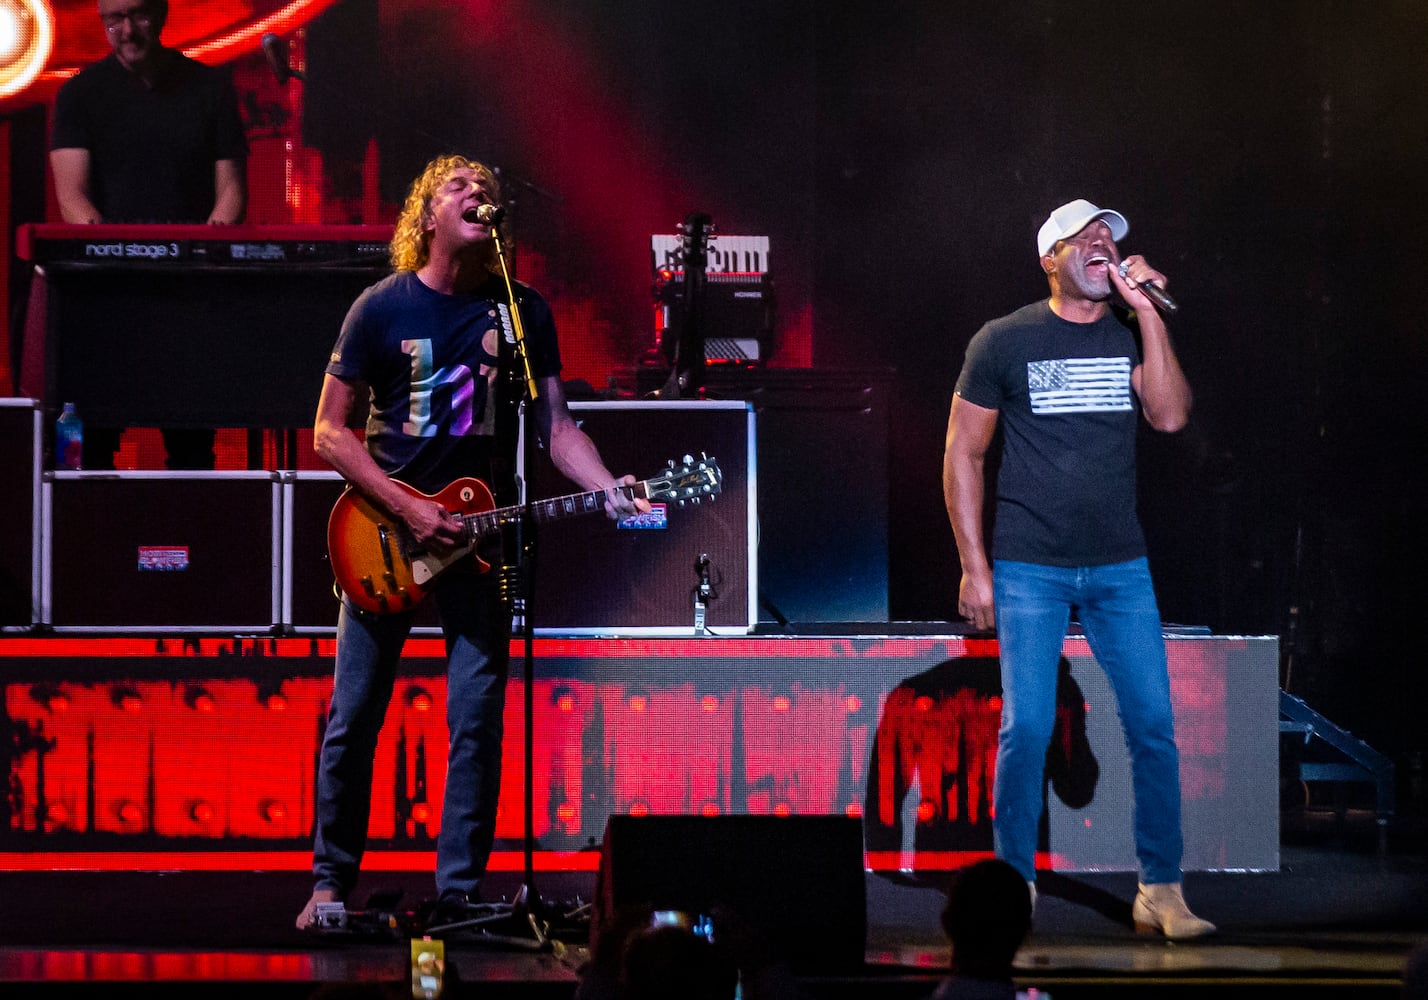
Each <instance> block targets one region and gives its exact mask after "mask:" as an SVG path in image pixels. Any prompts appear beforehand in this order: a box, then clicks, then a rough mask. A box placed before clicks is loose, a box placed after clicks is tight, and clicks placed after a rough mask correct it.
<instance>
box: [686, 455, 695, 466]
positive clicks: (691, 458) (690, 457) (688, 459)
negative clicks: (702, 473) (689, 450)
mask: <svg viewBox="0 0 1428 1000" xmlns="http://www.w3.org/2000/svg"><path fill="white" fill-rule="evenodd" d="M684 464H685V465H693V464H694V456H693V455H685V456H684Z"/></svg>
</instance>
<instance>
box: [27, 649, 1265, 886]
mask: <svg viewBox="0 0 1428 1000" xmlns="http://www.w3.org/2000/svg"><path fill="white" fill-rule="evenodd" d="M1276 645H1277V644H1276V642H1275V640H1273V639H1220V638H1209V637H1206V638H1175V639H1172V640H1171V641H1170V642H1169V649H1170V663H1171V676H1172V687H1173V698H1174V701H1175V706H1176V714H1177V731H1178V737H1179V742H1180V745H1181V776H1182V786H1183V788H1182V793H1183V800H1184V807H1185V828H1186V856H1185V867H1186V868H1187V869H1190V870H1220V869H1260V870H1264V869H1276V868H1277V867H1278V805H1277V795H1276V788H1277V716H1276V704H1277V698H1276V696H1277V690H1278V689H1277V681H1276V676H1277V652H1276ZM160 646H162V650H160V648H159V647H160ZM4 648H5V649H7V650H8V655H7V657H6V661H5V668H6V677H7V680H6V683H5V685H4V697H5V706H6V711H7V713H8V715H9V718H10V719H11V720H12V725H14V726H16V727H17V737H18V740H19V746H20V747H21V748H22V749H21V753H20V754H19V756H18V759H17V760H16V761H15V762H14V764H13V765H12V770H13V778H14V780H15V781H16V782H18V787H19V789H20V802H21V808H20V810H19V812H18V813H17V814H16V815H14V816H12V817H11V818H10V823H9V828H8V830H3V831H0V851H10V852H20V851H44V852H52V851H59V852H64V851H95V850H98V851H106V850H125V851H152V850H163V851H166V852H179V853H180V854H181V853H182V852H183V851H186V850H198V851H209V852H211V851H215V850H223V849H225V848H229V847H233V846H244V847H246V848H250V849H251V848H257V849H260V850H261V849H265V848H267V849H272V850H301V849H302V848H303V847H304V846H305V844H306V838H307V836H308V831H309V830H310V829H311V826H312V797H313V787H314V780H313V775H314V770H315V763H316V759H317V755H318V747H319V742H320V736H321V729H322V724H323V719H324V714H325V710H326V704H327V701H328V698H329V696H330V690H331V680H330V676H329V671H330V669H331V660H330V657H331V654H332V643H331V641H330V640H311V641H304V640H276V641H275V640H253V641H249V642H246V643H243V644H241V645H239V646H238V647H237V648H236V649H231V650H230V648H229V647H228V646H225V645H224V644H222V643H216V642H213V641H205V642H203V643H200V642H197V641H193V642H191V643H187V644H186V643H185V642H184V641H183V640H181V639H179V640H174V639H170V640H168V641H166V642H163V643H161V644H160V643H156V642H154V641H152V640H137V639H135V640H124V641H116V643H115V644H111V645H106V644H105V643H104V642H103V641H102V640H53V641H52V643H47V642H45V641H34V640H29V641H25V642H12V643H8V644H6V646H5V647H4ZM47 651H48V652H47ZM106 651H107V652H109V653H112V654H115V655H110V656H105V655H101V654H103V653H105V652H106ZM85 652H88V653H90V654H92V655H81V654H83V653H85ZM519 652H520V650H519V646H517V647H516V648H515V649H514V650H513V654H515V655H516V656H517V659H516V660H515V662H516V663H519V659H518V656H519ZM537 652H538V655H537V663H536V688H535V691H534V700H535V704H536V706H537V708H536V719H535V731H536V738H537V740H536V746H535V766H536V775H535V782H534V785H535V795H536V800H535V802H534V825H535V831H534V832H535V835H536V837H537V838H538V840H539V844H540V847H541V848H542V849H543V850H545V851H555V852H560V851H581V850H583V849H586V848H590V847H593V846H594V845H595V844H596V843H598V841H599V839H600V836H601V834H602V832H603V830H604V826H605V821H606V818H607V817H608V816H610V815H611V814H634V815H640V814H680V815H709V816H713V815H731V814H752V815H769V814H772V815H793V816H807V815H826V814H840V815H861V816H863V818H864V826H865V831H866V843H867V847H868V849H869V850H868V855H867V861H868V863H869V865H870V866H871V867H874V868H913V867H920V868H933V869H936V868H949V867H957V866H959V865H961V864H963V863H965V861H966V860H967V859H968V858H971V857H975V856H978V855H981V854H985V853H987V852H989V851H990V850H991V846H992V836H991V824H990V816H989V809H990V792H991V779H992V776H993V774H994V768H995V734H996V729H997V719H998V711H999V704H1000V699H999V689H997V688H996V687H995V683H996V661H995V658H994V656H995V646H994V645H992V644H990V643H985V642H981V643H979V642H975V641H969V640H963V639H958V638H937V639H930V638H923V639H898V638H880V637H863V638H849V639H801V638H787V639H709V640H658V639H623V640H620V639H614V640H593V639H592V640H550V639H543V640H540V641H538V642H537ZM21 654H23V655H21ZM408 654H409V655H408V658H407V659H406V660H405V661H404V665H403V675H402V676H401V677H400V678H399V679H398V682H397V687H396V693H395V696H394V698H393V701H392V705H391V709H390V712H389V714H388V719H387V724H386V726H385V728H384V730H383V734H382V739H381V742H380V744H379V747H378V752H377V766H376V777H375V781H374V788H373V817H372V824H371V834H372V837H373V838H374V839H373V847H374V848H378V849H387V850H396V851H416V852H430V850H431V849H432V845H433V843H434V841H433V838H434V836H435V834H436V832H437V830H438V829H439V826H440V820H441V792H442V788H443V784H444V777H445V746H446V730H445V723H444V719H443V711H442V709H443V702H444V692H445V681H444V677H443V675H442V661H441V659H440V646H439V643H437V642H436V641H434V640H427V639H418V640H413V641H412V642H411V644H410V645H409V649H408ZM1065 656H1066V660H1067V663H1068V665H1069V671H1070V675H1069V676H1070V680H1071V681H1072V682H1074V684H1075V686H1076V687H1077V688H1079V694H1075V689H1074V688H1073V689H1072V690H1073V695H1074V697H1076V698H1078V699H1079V700H1080V703H1082V704H1084V705H1085V706H1086V712H1085V716H1084V718H1085V725H1084V732H1080V731H1076V732H1072V733H1070V734H1069V735H1068V738H1069V739H1072V740H1073V741H1074V742H1077V743H1080V744H1083V745H1084V748H1085V749H1086V750H1087V751H1088V752H1089V753H1090V754H1092V755H1093V756H1094V757H1095V759H1096V761H1097V762H1098V765H1099V780H1098V781H1096V783H1095V785H1094V789H1092V790H1091V791H1092V794H1091V798H1090V802H1089V804H1087V805H1086V806H1085V807H1084V808H1079V809H1073V808H1070V807H1069V806H1068V805H1066V804H1065V803H1063V802H1061V801H1060V800H1059V799H1058V797H1057V795H1055V794H1049V800H1050V823H1049V831H1050V842H1049V845H1047V846H1048V847H1049V852H1048V853H1047V854H1046V855H1045V857H1044V859H1043V860H1044V861H1045V862H1046V863H1048V864H1051V865H1053V866H1054V867H1055V868H1057V869H1059V870H1063V871H1086V870H1097V869H1099V870H1127V869H1133V868H1134V867H1135V859H1134V856H1133V853H1132V851H1131V836H1130V794H1129V768H1128V763H1127V760H1126V753H1125V748H1124V743H1123V741H1122V738H1121V733H1120V729H1119V725H1118V723H1117V721H1116V713H1115V706H1114V702H1113V699H1112V697H1111V695H1110V693H1109V691H1108V690H1107V689H1106V684H1105V681H1104V677H1103V676H1102V674H1101V672H1100V670H1099V668H1098V667H1097V666H1096V665H1095V663H1094V661H1093V660H1092V659H1091V658H1090V655H1089V650H1088V649H1087V647H1086V644H1085V642H1084V641H1083V640H1080V639H1068V640H1067V643H1066V646H1065ZM522 703H523V698H522V690H521V682H520V680H518V679H514V678H513V679H512V681H511V683H510V688H509V690H508V700H507V707H506V718H505V728H506V737H505V743H504V759H505V772H504V776H503V785H502V798H501V803H502V804H501V814H500V817H499V819H498V830H497V836H498V837H500V838H504V839H505V840H506V841H507V843H508V845H509V844H518V843H519V838H520V836H521V832H522V826H521V817H522V812H523V808H522V799H521V788H522V782H521V764H522V759H523V738H522V719H521V705H522ZM1063 714H1065V715H1067V716H1068V717H1070V718H1071V719H1072V720H1073V721H1074V718H1075V716H1076V715H1078V714H1079V713H1074V712H1069V711H1067V712H1064V713H1063ZM586 857H588V855H587V856H586Z"/></svg>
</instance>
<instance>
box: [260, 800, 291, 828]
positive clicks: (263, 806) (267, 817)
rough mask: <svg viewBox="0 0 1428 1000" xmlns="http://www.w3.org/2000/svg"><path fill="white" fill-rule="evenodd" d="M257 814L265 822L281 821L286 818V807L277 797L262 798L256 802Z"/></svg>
mask: <svg viewBox="0 0 1428 1000" xmlns="http://www.w3.org/2000/svg"><path fill="white" fill-rule="evenodd" d="M258 815H259V816H261V817H263V821H264V822H265V823H281V822H282V821H283V820H285V819H287V818H288V807H287V806H286V805H284V804H283V803H281V802H279V801H278V800H277V799H264V800H263V801H262V802H259V803H258Z"/></svg>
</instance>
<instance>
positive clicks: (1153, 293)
mask: <svg viewBox="0 0 1428 1000" xmlns="http://www.w3.org/2000/svg"><path fill="white" fill-rule="evenodd" d="M1128 269H1129V265H1128V264H1126V262H1125V261H1121V266H1120V267H1119V268H1118V270H1119V271H1120V273H1121V280H1122V281H1124V280H1125V277H1126V271H1127V270H1128ZM1136 288H1138V289H1140V290H1141V291H1142V292H1144V293H1145V297H1146V298H1148V299H1150V301H1152V302H1154V303H1155V308H1157V309H1159V310H1160V311H1161V312H1163V313H1165V315H1167V316H1174V315H1175V314H1176V313H1177V312H1179V311H1180V306H1179V305H1178V304H1176V302H1175V300H1174V299H1172V298H1171V297H1170V293H1169V292H1167V291H1166V290H1165V289H1163V288H1161V287H1160V286H1159V285H1154V284H1151V283H1150V282H1149V281H1142V282H1141V283H1140V284H1139V285H1137V286H1136Z"/></svg>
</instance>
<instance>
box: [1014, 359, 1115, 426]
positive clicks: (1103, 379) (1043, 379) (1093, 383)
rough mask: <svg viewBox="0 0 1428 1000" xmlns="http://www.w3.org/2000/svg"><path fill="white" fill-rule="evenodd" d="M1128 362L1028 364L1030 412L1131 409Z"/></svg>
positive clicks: (1103, 411)
mask: <svg viewBox="0 0 1428 1000" xmlns="http://www.w3.org/2000/svg"><path fill="white" fill-rule="evenodd" d="M1130 374H1131V362H1130V358H1064V359H1062V360H1060V361H1029V362H1027V365H1026V380H1027V386H1028V388H1030V390H1031V412H1032V413H1037V414H1056V413H1106V412H1111V411H1115V410H1129V409H1131V408H1132V406H1131V391H1130V390H1131V384H1130Z"/></svg>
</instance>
